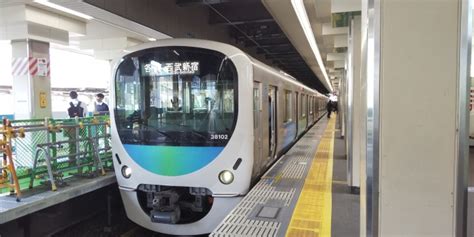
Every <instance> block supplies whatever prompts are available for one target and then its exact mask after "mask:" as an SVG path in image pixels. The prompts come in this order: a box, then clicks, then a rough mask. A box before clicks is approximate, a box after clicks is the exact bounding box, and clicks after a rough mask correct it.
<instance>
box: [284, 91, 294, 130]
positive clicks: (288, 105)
mask: <svg viewBox="0 0 474 237" xmlns="http://www.w3.org/2000/svg"><path fill="white" fill-rule="evenodd" d="M284 93H285V94H284V100H283V101H284V102H283V106H284V117H283V123H289V122H292V121H293V110H292V108H293V105H292V97H293V92H292V91H290V90H284Z"/></svg>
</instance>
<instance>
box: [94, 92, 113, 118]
mask: <svg viewBox="0 0 474 237" xmlns="http://www.w3.org/2000/svg"><path fill="white" fill-rule="evenodd" d="M95 100H96V102H95V109H94V110H95V111H94V114H95V115H105V114H109V106H108V105H107V104H106V103H104V102H103V100H104V94H102V93H99V94H97V95H95Z"/></svg>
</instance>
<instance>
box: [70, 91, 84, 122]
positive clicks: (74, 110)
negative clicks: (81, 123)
mask: <svg viewBox="0 0 474 237" xmlns="http://www.w3.org/2000/svg"><path fill="white" fill-rule="evenodd" d="M69 97H71V102H69V108H68V109H67V112H68V115H69V117H70V118H74V117H79V118H82V117H85V116H86V115H87V104H86V103H84V102H82V101H79V100H78V99H77V92H76V91H71V92H69Z"/></svg>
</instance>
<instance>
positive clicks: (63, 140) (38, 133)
mask: <svg viewBox="0 0 474 237" xmlns="http://www.w3.org/2000/svg"><path fill="white" fill-rule="evenodd" d="M0 133H1V134H3V135H5V134H7V133H10V134H9V136H10V137H11V139H10V143H11V147H12V151H13V161H14V166H15V170H16V174H17V177H18V180H19V183H20V187H21V189H25V188H31V187H35V186H38V185H41V184H44V183H48V184H51V185H52V189H53V190H55V189H56V186H55V185H54V184H55V183H56V184H58V183H59V184H60V183H63V182H65V180H67V178H69V177H71V176H87V177H91V176H94V175H97V174H99V175H100V174H103V169H111V168H112V167H113V164H112V160H111V157H112V154H111V151H110V150H111V149H110V128H109V118H108V116H101V117H88V118H76V119H32V120H12V121H11V127H10V129H5V128H4V129H3V130H2V131H0ZM48 166H50V168H49V169H48ZM102 168H103V169H102ZM99 169H100V170H99ZM99 171H100V172H99ZM5 174H6V173H4V174H3V175H5ZM3 180H4V182H5V180H11V178H9V179H8V177H4V179H3ZM30 186H31V187H30ZM4 192H10V190H9V189H6V188H3V189H0V194H1V193H4Z"/></svg>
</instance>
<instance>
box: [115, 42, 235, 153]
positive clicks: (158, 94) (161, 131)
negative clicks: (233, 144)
mask: <svg viewBox="0 0 474 237" xmlns="http://www.w3.org/2000/svg"><path fill="white" fill-rule="evenodd" d="M115 102H116V103H115V110H114V112H115V122H116V126H117V130H118V133H119V136H120V139H121V141H122V143H124V144H143V145H163V146H224V145H225V144H227V141H228V140H229V139H230V136H231V135H232V132H233V130H234V127H235V123H236V118H237V71H236V69H235V66H234V64H233V63H232V61H231V60H230V59H228V58H227V57H226V56H225V55H224V54H222V53H219V52H216V51H212V50H207V49H200V48H191V47H158V48H152V49H146V50H142V51H138V52H135V53H132V54H129V55H128V56H126V57H124V58H123V60H122V62H121V63H120V64H119V66H118V68H117V71H116V74H115Z"/></svg>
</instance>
